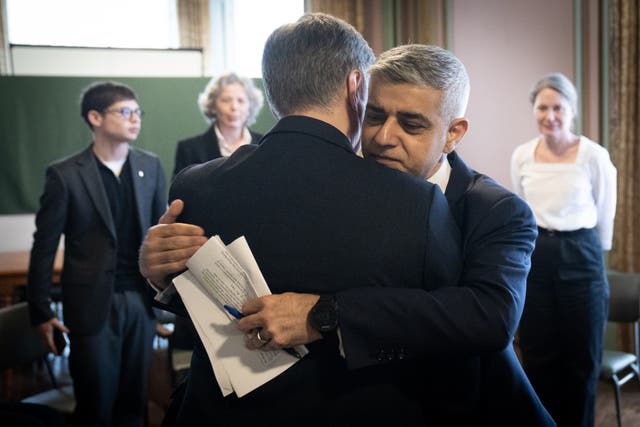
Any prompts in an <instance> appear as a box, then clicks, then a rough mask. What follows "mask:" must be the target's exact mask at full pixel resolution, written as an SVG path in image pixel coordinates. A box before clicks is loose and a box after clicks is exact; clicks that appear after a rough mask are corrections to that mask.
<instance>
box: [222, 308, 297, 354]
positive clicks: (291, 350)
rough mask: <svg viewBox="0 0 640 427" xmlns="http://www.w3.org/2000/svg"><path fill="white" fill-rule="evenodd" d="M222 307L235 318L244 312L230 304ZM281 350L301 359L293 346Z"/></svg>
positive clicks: (242, 315) (238, 317)
mask: <svg viewBox="0 0 640 427" xmlns="http://www.w3.org/2000/svg"><path fill="white" fill-rule="evenodd" d="M223 307H224V309H225V310H227V311H228V312H229V314H230V315H232V316H233V317H234V318H236V319H242V318H243V317H244V314H242V313H241V312H240V311H239V310H238V309H237V308H235V307H231V306H230V305H226V304H225V305H224V306H223ZM283 350H284V351H286V352H287V353H289V354H290V355H292V356H293V357H295V358H296V359H302V356H301V355H300V353H298V352H297V351H296V349H295V348H283Z"/></svg>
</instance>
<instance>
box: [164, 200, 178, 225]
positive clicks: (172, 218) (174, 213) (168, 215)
mask: <svg viewBox="0 0 640 427" xmlns="http://www.w3.org/2000/svg"><path fill="white" fill-rule="evenodd" d="M182 209H184V202H183V201H182V200H180V199H176V200H174V201H173V202H171V204H170V205H169V207H168V208H167V210H166V212H165V213H164V214H162V216H161V217H160V219H159V220H158V224H172V223H174V222H176V219H178V217H179V216H180V214H181V213H182Z"/></svg>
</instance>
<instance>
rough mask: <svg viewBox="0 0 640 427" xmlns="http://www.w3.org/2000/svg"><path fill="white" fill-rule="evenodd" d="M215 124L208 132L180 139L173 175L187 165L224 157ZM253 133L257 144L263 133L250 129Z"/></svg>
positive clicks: (253, 140)
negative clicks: (214, 127) (219, 145)
mask: <svg viewBox="0 0 640 427" xmlns="http://www.w3.org/2000/svg"><path fill="white" fill-rule="evenodd" d="M213 126H214V125H211V126H209V129H207V130H206V132H204V133H202V134H200V135H196V136H193V137H191V138H186V139H183V140H181V141H178V145H177V146H176V161H175V166H174V168H173V176H176V175H177V174H178V172H180V171H181V170H182V169H184V168H186V167H187V166H190V165H193V164H196V163H205V162H208V161H209V160H212V159H217V158H218V157H222V154H221V153H220V147H218V137H217V136H216V132H215V130H214V129H213ZM249 133H251V143H252V144H257V143H258V142H259V141H260V139H262V134H259V133H255V132H253V131H251V130H250V131H249Z"/></svg>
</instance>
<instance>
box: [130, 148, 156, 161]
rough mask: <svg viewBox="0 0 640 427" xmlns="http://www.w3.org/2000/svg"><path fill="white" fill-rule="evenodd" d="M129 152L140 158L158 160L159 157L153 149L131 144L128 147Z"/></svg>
mask: <svg viewBox="0 0 640 427" xmlns="http://www.w3.org/2000/svg"><path fill="white" fill-rule="evenodd" d="M129 153H130V155H132V156H134V157H137V158H140V159H146V160H154V161H155V160H158V161H159V157H158V155H157V154H156V153H154V152H153V151H149V150H145V149H144V148H140V147H133V146H132V147H129Z"/></svg>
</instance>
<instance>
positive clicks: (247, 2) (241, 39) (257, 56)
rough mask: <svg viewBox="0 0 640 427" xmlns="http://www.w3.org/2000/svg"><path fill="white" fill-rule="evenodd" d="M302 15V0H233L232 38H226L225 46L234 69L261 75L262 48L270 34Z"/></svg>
mask: <svg viewBox="0 0 640 427" xmlns="http://www.w3.org/2000/svg"><path fill="white" fill-rule="evenodd" d="M303 14H304V1H303V0H271V1H256V0H234V2H233V19H234V24H233V27H234V33H235V37H231V38H229V39H228V40H229V42H230V46H228V47H227V48H228V49H230V54H231V55H230V60H231V63H232V64H233V68H234V70H235V71H236V72H238V73H239V74H241V75H243V76H248V77H261V76H262V65H261V62H262V50H263V49H264V43H265V42H266V41H267V37H269V34H271V32H272V31H273V30H275V29H276V28H277V27H279V26H280V25H282V24H286V23H289V22H294V21H296V20H297V19H298V18H300V17H301V16H302V15H303Z"/></svg>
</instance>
